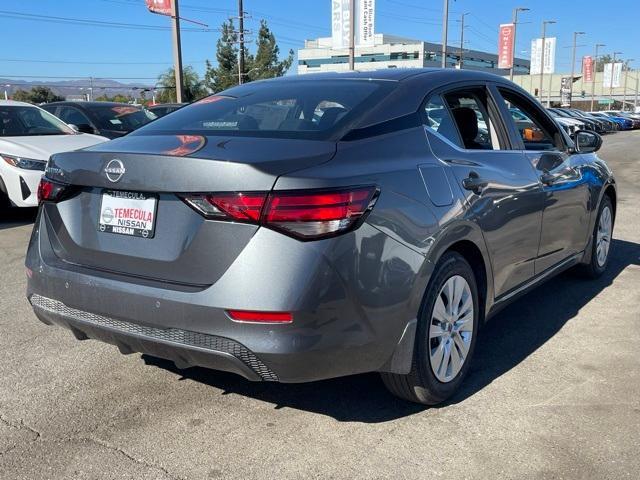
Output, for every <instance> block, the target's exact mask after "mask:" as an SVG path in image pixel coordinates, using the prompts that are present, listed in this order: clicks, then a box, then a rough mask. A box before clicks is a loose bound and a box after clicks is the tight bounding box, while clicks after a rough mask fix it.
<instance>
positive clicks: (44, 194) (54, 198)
mask: <svg viewBox="0 0 640 480" xmlns="http://www.w3.org/2000/svg"><path fill="white" fill-rule="evenodd" d="M68 188H69V185H66V184H64V183H58V182H54V181H52V180H49V179H47V178H42V179H40V183H39V184H38V193H37V196H38V203H42V202H59V201H60V200H62V199H63V198H64V197H65V195H66V194H67V193H68Z"/></svg>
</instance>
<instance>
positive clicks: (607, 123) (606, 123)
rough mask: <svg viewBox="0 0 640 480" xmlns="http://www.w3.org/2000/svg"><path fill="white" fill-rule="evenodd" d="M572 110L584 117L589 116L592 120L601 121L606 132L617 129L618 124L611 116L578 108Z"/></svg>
mask: <svg viewBox="0 0 640 480" xmlns="http://www.w3.org/2000/svg"><path fill="white" fill-rule="evenodd" d="M571 111H572V112H573V113H575V114H576V115H579V116H581V117H583V118H588V119H590V120H595V121H596V122H600V123H601V124H602V125H603V128H604V133H608V132H612V131H614V130H616V126H617V124H616V123H615V122H614V121H613V120H611V119H610V118H603V117H597V116H595V115H593V114H592V113H589V112H584V111H582V110H578V109H577V108H572V109H571Z"/></svg>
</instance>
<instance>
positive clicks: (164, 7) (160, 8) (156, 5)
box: [145, 0, 171, 15]
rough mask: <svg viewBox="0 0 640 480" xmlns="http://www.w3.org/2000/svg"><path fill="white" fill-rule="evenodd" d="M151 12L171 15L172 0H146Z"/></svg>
mask: <svg viewBox="0 0 640 480" xmlns="http://www.w3.org/2000/svg"><path fill="white" fill-rule="evenodd" d="M145 2H146V4H147V8H148V9H149V11H150V12H151V13H159V14H160V15H171V0H145Z"/></svg>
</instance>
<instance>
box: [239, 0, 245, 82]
mask: <svg viewBox="0 0 640 480" xmlns="http://www.w3.org/2000/svg"><path fill="white" fill-rule="evenodd" d="M238 39H239V40H240V42H239V43H240V49H239V50H238V84H239V85H242V77H243V76H244V7H243V5H242V0H238Z"/></svg>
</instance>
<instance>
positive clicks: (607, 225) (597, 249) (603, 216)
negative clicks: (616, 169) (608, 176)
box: [583, 195, 613, 278]
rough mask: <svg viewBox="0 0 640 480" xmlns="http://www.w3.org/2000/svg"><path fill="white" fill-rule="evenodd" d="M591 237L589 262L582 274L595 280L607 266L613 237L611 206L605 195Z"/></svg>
mask: <svg viewBox="0 0 640 480" xmlns="http://www.w3.org/2000/svg"><path fill="white" fill-rule="evenodd" d="M592 235H593V238H592V241H591V249H592V250H591V261H590V262H589V263H588V264H586V265H584V268H583V272H584V273H585V274H586V276H588V277H591V278H597V277H599V276H600V275H602V274H603V273H604V271H605V270H606V269H607V265H608V264H609V256H610V253H611V241H612V237H613V204H612V203H611V199H610V198H609V196H607V195H605V196H604V197H603V198H602V201H601V202H600V208H599V209H598V218H597V219H596V225H595V227H594V229H593V234H592Z"/></svg>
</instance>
